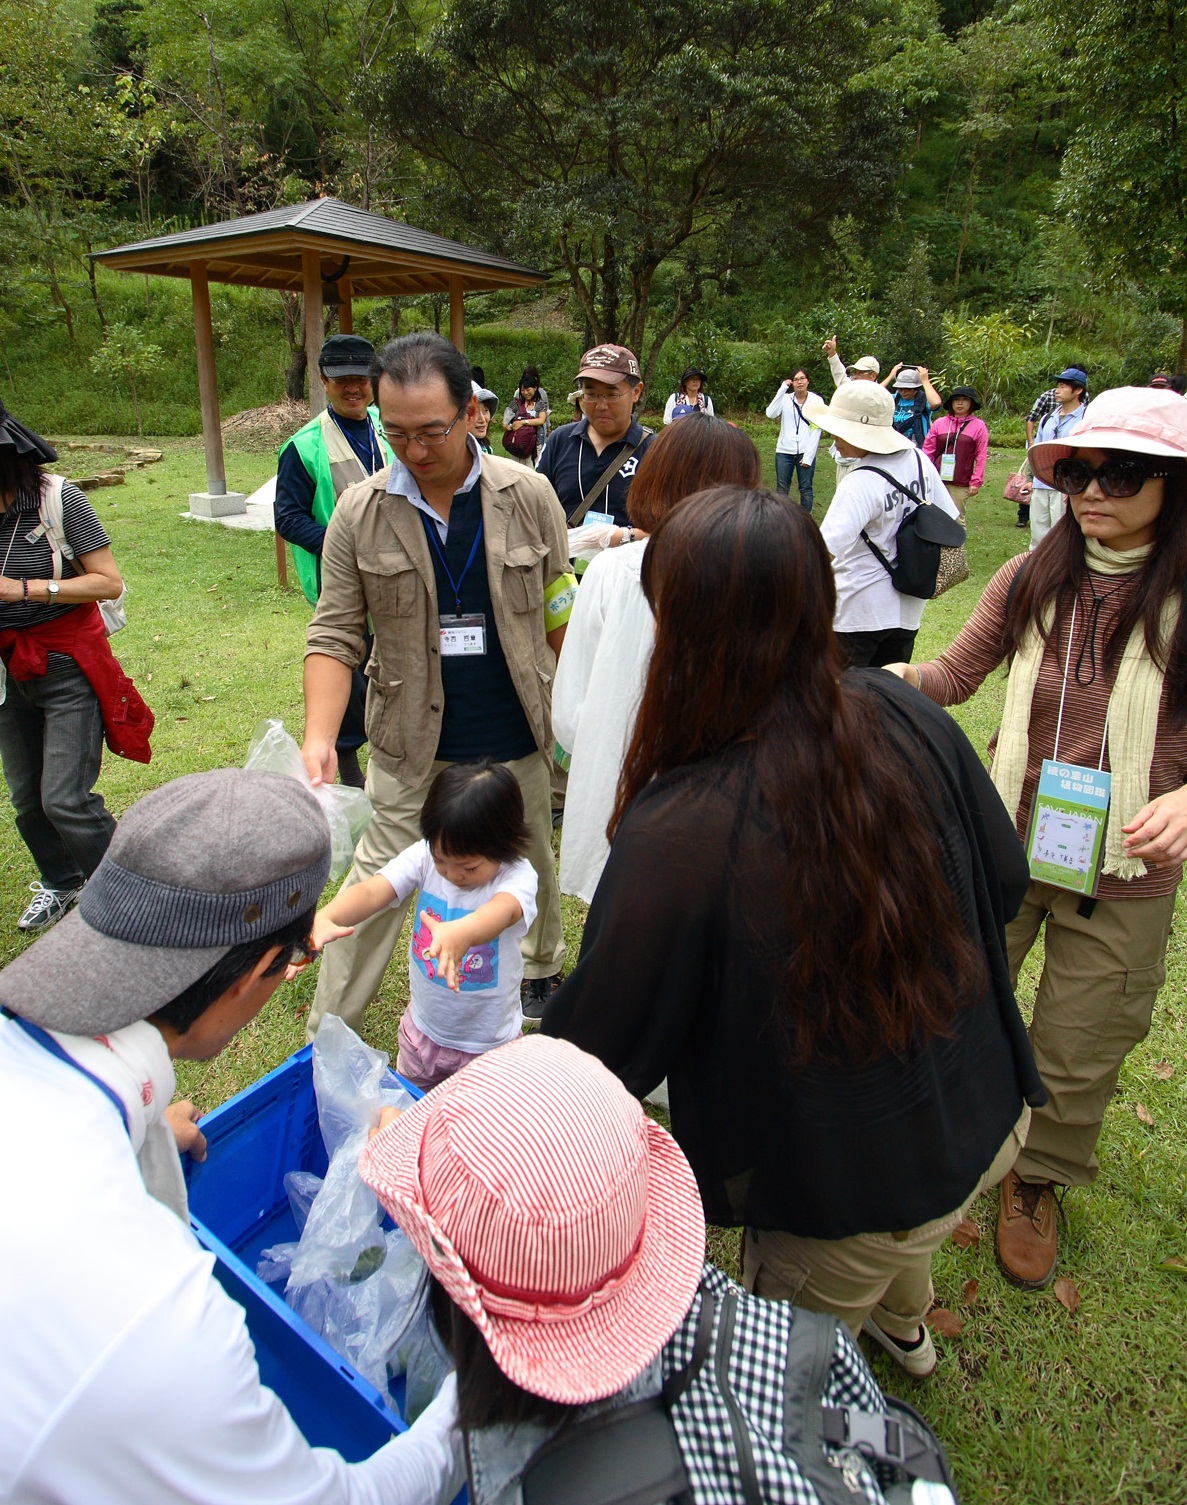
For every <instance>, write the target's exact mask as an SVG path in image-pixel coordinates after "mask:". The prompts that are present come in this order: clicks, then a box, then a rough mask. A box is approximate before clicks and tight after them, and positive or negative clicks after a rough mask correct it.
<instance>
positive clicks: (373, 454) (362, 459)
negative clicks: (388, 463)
mask: <svg viewBox="0 0 1187 1505" xmlns="http://www.w3.org/2000/svg"><path fill="white" fill-rule="evenodd" d="M329 412H330V417H331V418H332V419H333V421H334V423H335V425H336V426H337V429H338V432H339V433H340V434H341V435H342V437H343V438H344V439H345V440H346V442H347V444H349V445H350V447H351V449H352V450H353V451H354V453H355V456H356V457H357V459H358V462H359V464H360V465H370V467H371V469H370V470H369V471H368V472H367V473H368V475H374V474H375V472H376V471H377V470H382V469H383V451H382V450H381V449H380V448H379V441H378V440H377V439H376V437H375V430H374V428H373V427H372V426H371V415H370V414H368V415H367V438H368V439H369V440H370V441H371V448H370V451H369V453H368V454H367V455H365V456H364V455H363V454H362V452H361V451H360V449H359V446H358V445H357V444H356V443H355V440H354V436H353V435H352V434H349V433H348V432H347V430H346V427H345V425H344V424H343V422H342V420H341V418H339V417H338V414H337V413H335V411H334V409H333V408H331V409H330V410H329Z"/></svg>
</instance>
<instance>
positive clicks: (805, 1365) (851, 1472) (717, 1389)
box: [521, 1271, 956, 1505]
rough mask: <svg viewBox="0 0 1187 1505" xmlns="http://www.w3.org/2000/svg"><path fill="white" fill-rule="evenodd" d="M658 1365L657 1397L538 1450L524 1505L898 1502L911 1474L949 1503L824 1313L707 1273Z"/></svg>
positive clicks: (587, 1420)
mask: <svg viewBox="0 0 1187 1505" xmlns="http://www.w3.org/2000/svg"><path fill="white" fill-rule="evenodd" d="M677 1361H683V1362H680V1363H679V1367H672V1365H673V1364H674V1363H675V1362H677ZM664 1370H665V1375H666V1378H665V1380H664V1384H663V1391H662V1394H660V1395H657V1396H653V1397H651V1398H648V1399H644V1400H638V1401H634V1402H629V1403H626V1404H623V1405H621V1406H617V1407H612V1408H610V1409H608V1410H603V1411H599V1412H597V1413H595V1414H593V1415H589V1416H583V1415H580V1414H578V1415H577V1417H576V1419H574V1420H573V1421H570V1422H569V1423H567V1424H565V1425H563V1426H562V1427H561V1429H560V1430H559V1431H558V1432H557V1433H556V1435H555V1436H553V1437H552V1438H551V1439H550V1440H549V1441H548V1442H546V1443H545V1444H544V1445H543V1446H542V1447H540V1448H539V1449H537V1451H536V1452H535V1453H534V1454H533V1455H532V1457H531V1459H530V1460H529V1461H528V1463H527V1465H526V1467H525V1469H524V1471H523V1473H522V1475H521V1489H522V1491H523V1501H524V1505H660V1502H667V1501H676V1502H679V1505H694V1502H700V1505H775V1502H778V1505H842V1502H843V1505H870V1502H878V1505H882V1502H886V1505H898V1502H900V1501H904V1502H905V1501H908V1500H909V1499H910V1495H911V1485H912V1481H913V1480H915V1479H925V1480H928V1481H929V1482H931V1483H933V1484H937V1485H945V1486H947V1488H948V1490H949V1491H950V1492H951V1497H952V1500H953V1505H955V1502H956V1490H955V1486H954V1485H953V1483H952V1476H951V1474H950V1473H949V1470H948V1464H947V1460H946V1459H945V1457H944V1450H943V1448H942V1447H941V1446H940V1444H939V1442H938V1441H937V1439H936V1436H935V1434H934V1433H933V1432H932V1430H931V1428H930V1427H929V1426H928V1424H927V1423H926V1422H925V1421H924V1420H923V1418H922V1417H921V1416H919V1415H918V1413H917V1412H915V1411H914V1410H913V1409H912V1408H911V1407H910V1406H908V1405H907V1404H906V1403H905V1402H903V1401H900V1400H896V1399H894V1398H893V1397H891V1396H887V1395H885V1394H883V1392H882V1391H881V1390H880V1389H879V1387H878V1385H877V1382H876V1381H875V1380H874V1378H873V1375H872V1374H871V1373H870V1371H869V1369H868V1367H867V1366H866V1363H865V1360H864V1359H863V1358H862V1356H861V1353H860V1352H859V1350H858V1348H857V1345H856V1344H855V1343H854V1342H853V1340H852V1338H851V1337H850V1336H849V1333H848V1330H847V1329H844V1328H842V1326H841V1324H840V1323H839V1322H838V1321H837V1319H836V1318H835V1317H827V1316H824V1315H821V1314H819V1313H816V1312H808V1311H804V1310H803V1309H802V1308H800V1307H794V1306H792V1304H791V1303H790V1302H782V1301H767V1300H764V1299H763V1298H762V1297H758V1296H748V1295H747V1294H746V1293H745V1292H743V1291H741V1290H739V1288H738V1287H737V1286H736V1285H734V1284H733V1282H732V1281H730V1280H728V1279H727V1278H726V1277H725V1276H724V1275H722V1274H721V1273H720V1272H719V1271H711V1272H710V1271H707V1272H706V1276H705V1278H704V1279H703V1280H702V1283H701V1287H700V1309H699V1311H698V1312H697V1315H696V1319H695V1325H694V1324H693V1323H692V1321H691V1314H690V1319H686V1321H685V1324H684V1326H683V1327H682V1328H681V1329H679V1330H678V1331H677V1333H676V1335H675V1336H674V1337H673V1339H672V1341H671V1342H670V1343H669V1345H668V1346H667V1348H666V1349H665V1364H664ZM772 1414H773V1415H774V1416H776V1417H778V1418H779V1423H778V1427H777V1430H772V1424H771V1417H772ZM707 1438H713V1439H717V1441H715V1442H714V1443H713V1445H712V1446H711V1447H710V1448H709V1449H706V1448H705V1447H704V1440H705V1439H707ZM698 1444H699V1445H698ZM686 1454H687V1457H688V1461H687V1463H686ZM690 1475H692V1477H691V1478H690Z"/></svg>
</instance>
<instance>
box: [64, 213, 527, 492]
mask: <svg viewBox="0 0 1187 1505" xmlns="http://www.w3.org/2000/svg"><path fill="white" fill-rule="evenodd" d="M93 259H94V260H95V261H97V262H99V263H100V264H101V265H103V266H107V267H111V268H113V269H114V270H115V271H118V272H136V273H142V274H145V275H148V276H156V277H186V278H188V279H189V282H190V286H191V288H192V289H193V296H194V338H195V342H196V345H197V355H198V392H199V395H200V397H201V403H202V437H203V440H204V442H205V447H206V492H205V493H201V494H199V495H197V496H195V497H191V499H190V503H191V510H195V511H201V512H204V513H205V514H206V515H207V516H225V515H228V514H230V513H233V512H242V511H243V510H244V498H243V497H242V495H241V494H239V493H237V492H233V493H228V492H227V475H226V463H225V461H224V458H223V438H222V428H221V426H220V421H219V409H218V376H217V372H216V368H215V359H214V329H213V325H212V323H211V318H210V284H211V283H212V282H233V283H236V284H237V285H238V286H240V287H273V288H278V289H280V290H282V291H288V292H297V293H302V294H303V295H304V305H305V352H306V356H307V358H308V363H309V406H310V410H311V412H315V413H316V412H320V411H321V409H322V408H323V407H324V406H325V397H324V393H323V392H322V388H321V383H320V382H319V381H318V380H317V378H316V376H315V374H314V373H315V372H316V370H317V359H318V355H319V354H320V352H321V342H322V319H323V310H324V307H325V304H326V301H327V299H329V300H332V301H335V302H337V304H338V317H339V325H340V328H341V329H342V332H343V333H344V334H349V333H350V332H351V330H352V327H353V326H352V316H351V300H352V299H353V298H381V297H391V296H396V295H400V294H405V295H407V294H413V295H415V294H419V293H445V292H447V293H448V294H449V337H450V339H451V340H452V341H453V343H454V344H455V345H456V346H457V348H458V349H459V350H462V349H464V344H465V330H464V326H463V317H462V299H463V297H464V295H465V294H466V293H477V292H481V293H488V292H493V291H495V290H496V289H498V288H510V287H533V286H535V285H537V284H538V283H541V282H543V281H544V273H543V272H537V271H533V270H532V268H530V267H525V266H520V265H519V264H518V263H517V262H514V261H506V260H504V259H503V258H502V257H501V256H492V255H491V254H490V253H489V252H487V251H476V250H474V249H473V247H471V246H464V245H462V244H461V243H460V242H458V241H455V240H446V239H444V238H443V237H442V236H440V235H431V234H429V232H428V231H426V230H417V229H414V228H413V227H412V226H411V225H404V224H401V223H400V222H399V221H398V220H393V219H388V218H387V217H386V216H385V215H382V214H370V213H368V212H367V211H366V210H363V209H356V208H355V207H354V206H353V205H352V204H344V203H342V202H341V201H340V200H339V199H313V200H312V201H311V202H309V203H307V204H293V205H291V206H289V207H288V208H284V209H269V210H266V211H265V212H264V213H262V214H248V215H244V216H243V217H242V218H241V219H232V220H224V221H223V222H222V223H221V224H217V225H204V226H202V227H200V228H199V229H196V230H181V231H178V232H177V234H175V235H159V236H156V237H155V238H154V239H152V240H141V241H136V242H135V243H134V244H132V245H128V246H117V247H115V248H114V249H112V250H110V251H96V252H94V253H93ZM195 504H197V505H195Z"/></svg>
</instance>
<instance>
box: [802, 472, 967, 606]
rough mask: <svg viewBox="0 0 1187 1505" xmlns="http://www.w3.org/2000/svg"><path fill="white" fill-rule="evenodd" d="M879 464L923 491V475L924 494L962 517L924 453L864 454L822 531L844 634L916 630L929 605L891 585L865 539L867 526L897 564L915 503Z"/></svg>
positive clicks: (839, 488)
mask: <svg viewBox="0 0 1187 1505" xmlns="http://www.w3.org/2000/svg"><path fill="white" fill-rule="evenodd" d="M873 465H876V466H877V467H878V469H879V470H884V471H885V472H886V474H887V475H891V476H894V478H895V479H896V480H898V481H903V482H905V483H907V484H908V485H910V487H911V488H912V490H914V491H918V490H919V475H920V471H922V473H923V494H924V495H925V496H926V497H927V499H928V501H929V502H933V503H934V504H935V505H936V506H937V507H940V508H942V509H943V510H944V511H945V512H946V513H947V514H948V515H949V517H956V515H957V513H956V504H955V503H954V502H953V500H952V498H951V497H950V496H949V495H948V491H947V488H946V487H945V485H944V483H943V481H941V480H940V473H939V471H938V470H937V469H936V468H935V466H934V465H933V464H932V463H931V461H930V460H929V459H928V458H927V456H926V455H925V454H924V453H923V452H922V450H917V449H915V448H914V446H912V447H911V448H910V449H908V450H902V451H900V452H899V453H898V454H895V455H864V456H863V457H862V458H861V459H860V460H857V461H856V462H855V463H854V466H853V469H852V470H850V471H849V472H848V474H847V475H846V476H845V478H844V480H842V481H841V482H840V483H839V484H838V486H837V489H836V492H835V494H834V496H833V499H832V503H831V505H830V506H829V509H828V513H827V515H826V516H825V519H824V522H823V523H822V524H821V528H820V533H821V537H822V538H823V539H824V542H825V547H826V548H827V549H828V551H829V553H830V554H831V555H832V556H833V574H834V575H835V576H836V582H837V613H836V616H835V617H834V618H833V626H834V628H835V629H836V630H837V631H838V632H886V631H888V630H892V629H903V628H905V629H907V630H908V631H912V632H913V631H915V630H916V629H917V628H918V627H919V624H920V622H922V621H923V608H924V606H925V605H926V604H927V603H926V602H925V601H922V600H920V598H919V597H918V596H904V595H901V594H900V593H899V592H898V591H896V590H895V588H894V586H893V585H892V584H891V583H890V576H889V574H887V572H886V570H885V569H884V568H883V566H882V564H881V563H880V562H879V561H878V560H877V559H875V558H874V556H873V554H871V553H870V550H869V548H868V547H867V545H866V543H865V540H864V539H863V538H862V536H861V534H862V529H863V528H864V530H865V532H866V534H867V535H868V537H869V540H870V542H871V543H872V544H874V546H875V547H876V548H878V549H880V550H881V552H882V553H883V554H884V555H885V556H886V558H887V559H888V560H889V561H890V563H891V564H893V563H894V561H895V558H896V549H895V541H894V537H895V534H896V533H897V532H898V527H899V523H900V522H901V521H902V519H903V517H904V516H905V515H906V514H907V513H908V512H912V511H914V508H915V504H914V503H913V502H909V501H907V499H906V498H905V497H904V496H903V494H902V493H901V492H896V491H894V490H893V488H892V486H891V484H890V482H889V481H887V480H884V479H883V477H882V476H879V475H875V474H874V473H873V471H872V470H871V469H870V467H871V466H873Z"/></svg>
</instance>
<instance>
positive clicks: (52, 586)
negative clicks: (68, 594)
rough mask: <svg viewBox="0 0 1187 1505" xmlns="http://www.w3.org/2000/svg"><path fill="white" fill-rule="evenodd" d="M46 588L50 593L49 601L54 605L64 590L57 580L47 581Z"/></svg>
mask: <svg viewBox="0 0 1187 1505" xmlns="http://www.w3.org/2000/svg"><path fill="white" fill-rule="evenodd" d="M45 588H46V590H47V591H48V592H49V601H50V604H51V605H52V604H53V602H54V601H56V600H57V599H58V592H59V591H60V590H61V589H62V587H61V586H60V585H59V584H58V582H57V581H56V580H47V581H46V582H45Z"/></svg>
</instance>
